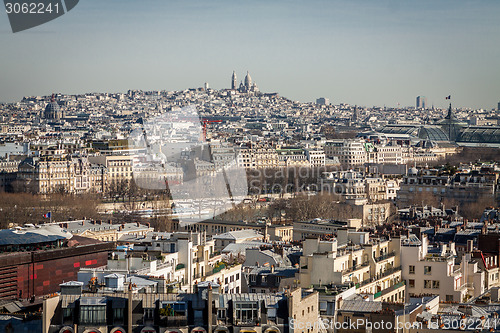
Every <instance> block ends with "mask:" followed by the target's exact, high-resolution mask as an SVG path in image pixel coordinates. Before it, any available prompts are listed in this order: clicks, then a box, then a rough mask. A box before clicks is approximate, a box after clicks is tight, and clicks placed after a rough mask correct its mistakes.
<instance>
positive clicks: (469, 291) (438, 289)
mask: <svg viewBox="0 0 500 333" xmlns="http://www.w3.org/2000/svg"><path fill="white" fill-rule="evenodd" d="M421 238H422V239H421V240H419V239H418V238H416V237H415V236H414V235H410V237H408V238H406V239H405V240H404V241H403V244H402V246H401V258H402V259H401V260H402V267H403V279H405V280H406V282H407V286H408V294H409V295H410V296H417V297H418V296H420V295H429V294H433V295H439V297H440V299H442V300H444V301H447V302H464V301H467V300H468V299H469V298H471V297H476V296H479V295H481V294H482V293H483V292H484V286H485V283H484V280H485V276H484V272H483V271H481V270H480V269H479V266H478V264H477V262H476V261H475V260H473V259H472V257H471V255H470V254H466V255H464V257H463V258H461V262H460V263H457V262H456V250H455V243H453V242H452V243H450V244H439V245H437V246H430V245H429V242H428V239H427V236H426V235H422V237H421Z"/></svg>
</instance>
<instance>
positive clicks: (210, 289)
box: [207, 284, 213, 333]
mask: <svg viewBox="0 0 500 333" xmlns="http://www.w3.org/2000/svg"><path fill="white" fill-rule="evenodd" d="M207 303H208V323H207V326H208V331H207V333H212V317H213V315H212V312H213V310H212V285H211V284H208V290H207Z"/></svg>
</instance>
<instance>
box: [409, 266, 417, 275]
mask: <svg viewBox="0 0 500 333" xmlns="http://www.w3.org/2000/svg"><path fill="white" fill-rule="evenodd" d="M408 269H409V271H410V274H415V266H413V265H410V266H409V267H408Z"/></svg>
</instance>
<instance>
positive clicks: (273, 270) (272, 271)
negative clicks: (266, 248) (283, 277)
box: [271, 265, 274, 273]
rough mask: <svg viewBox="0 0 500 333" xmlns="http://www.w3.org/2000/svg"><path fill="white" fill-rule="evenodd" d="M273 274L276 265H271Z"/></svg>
mask: <svg viewBox="0 0 500 333" xmlns="http://www.w3.org/2000/svg"><path fill="white" fill-rule="evenodd" d="M271 273H274V265H271Z"/></svg>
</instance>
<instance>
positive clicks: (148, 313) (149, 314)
mask: <svg viewBox="0 0 500 333" xmlns="http://www.w3.org/2000/svg"><path fill="white" fill-rule="evenodd" d="M115 310H122V311H121V312H122V314H121V315H122V318H121V319H122V320H123V309H115ZM144 319H145V320H152V319H154V309H144ZM115 320H116V317H115Z"/></svg>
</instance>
